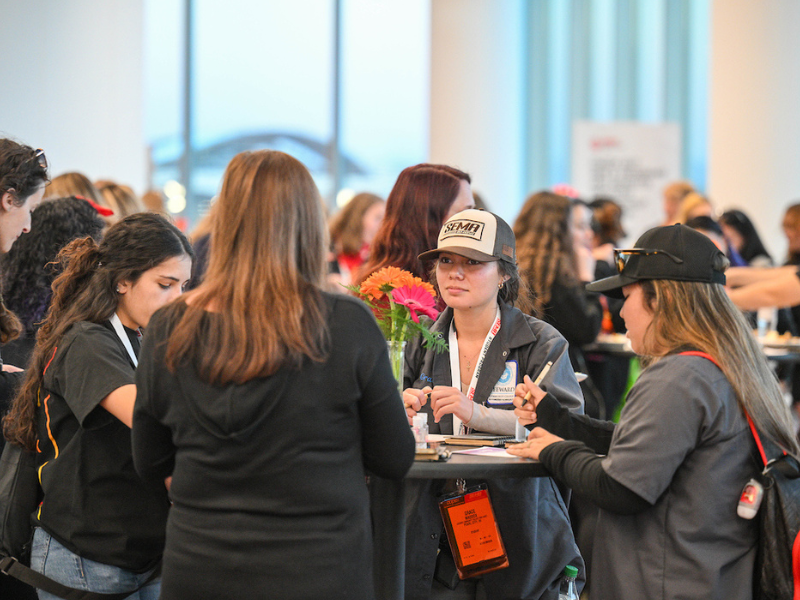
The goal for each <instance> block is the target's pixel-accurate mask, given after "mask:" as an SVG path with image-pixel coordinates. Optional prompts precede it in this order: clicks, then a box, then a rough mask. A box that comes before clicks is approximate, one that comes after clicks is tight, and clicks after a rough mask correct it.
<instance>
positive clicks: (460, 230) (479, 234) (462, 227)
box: [439, 219, 485, 241]
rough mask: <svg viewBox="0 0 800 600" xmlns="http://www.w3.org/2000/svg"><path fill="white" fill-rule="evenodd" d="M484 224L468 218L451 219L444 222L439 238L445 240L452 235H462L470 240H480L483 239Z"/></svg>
mask: <svg viewBox="0 0 800 600" xmlns="http://www.w3.org/2000/svg"><path fill="white" fill-rule="evenodd" d="M484 227H485V224H484V223H481V222H479V221H472V220H470V219H458V220H451V221H448V222H447V223H445V224H444V228H443V229H442V232H441V234H440V235H439V240H440V241H441V240H446V239H448V238H452V237H463V238H468V239H470V240H476V241H480V240H482V239H483V230H484Z"/></svg>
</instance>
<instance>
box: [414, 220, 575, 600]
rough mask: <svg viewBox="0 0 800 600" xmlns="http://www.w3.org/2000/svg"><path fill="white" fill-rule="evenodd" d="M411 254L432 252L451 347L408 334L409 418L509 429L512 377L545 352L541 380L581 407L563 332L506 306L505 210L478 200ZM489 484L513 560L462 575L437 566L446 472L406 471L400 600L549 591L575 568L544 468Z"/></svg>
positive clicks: (511, 243) (439, 326)
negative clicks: (414, 477) (478, 205)
mask: <svg viewBox="0 0 800 600" xmlns="http://www.w3.org/2000/svg"><path fill="white" fill-rule="evenodd" d="M420 259H421V260H429V259H436V264H435V267H434V270H433V271H432V273H431V283H433V284H434V286H435V287H436V288H437V289H438V291H439V293H440V294H441V297H442V299H443V300H444V302H445V303H446V304H447V308H446V309H445V310H444V311H443V312H442V314H441V315H440V316H439V318H438V319H437V320H436V322H435V323H434V324H433V326H432V331H433V332H434V334H435V335H438V336H441V337H444V338H445V339H446V340H447V342H448V345H449V353H436V352H435V351H433V350H428V349H425V348H424V347H423V346H422V342H421V340H417V341H416V342H412V343H411V346H410V348H408V350H407V352H406V368H405V380H404V388H406V389H405V391H404V393H403V400H404V402H405V404H406V405H407V406H408V409H407V412H408V415H409V418H410V417H412V416H413V415H414V414H416V412H417V411H422V412H426V413H428V414H429V415H431V416H430V417H429V425H430V431H431V432H432V433H444V434H453V433H459V432H460V431H459V430H461V431H464V430H469V431H476V432H483V433H494V434H506V435H514V431H515V425H516V417H515V415H514V412H513V408H514V406H513V404H512V401H513V398H514V391H515V386H516V384H518V383H520V382H522V377H523V375H530V376H533V377H535V376H537V375H538V374H539V373H540V372H542V370H543V369H544V368H545V366H546V365H547V364H548V363H552V366H551V368H550V370H549V371H548V373H547V375H546V376H545V378H544V380H543V382H542V386H543V387H545V388H547V389H548V390H549V391H550V393H551V394H552V397H553V398H554V399H556V400H555V402H556V403H560V404H559V405H560V406H563V407H565V408H564V409H565V410H571V411H578V412H582V409H583V402H582V398H581V392H580V387H579V386H578V382H577V381H576V379H575V375H574V373H573V371H572V365H571V364H570V360H569V355H568V353H567V342H566V340H565V339H564V338H563V337H562V336H561V334H559V333H558V332H557V331H556V330H555V329H554V328H553V327H552V326H550V325H548V324H546V323H545V322H543V321H540V320H539V319H535V318H533V317H530V316H527V315H525V314H523V313H522V312H521V311H520V310H519V309H518V308H515V307H514V303H515V302H516V301H517V299H518V296H520V294H519V291H520V285H521V283H520V277H519V272H518V270H517V265H516V254H515V240H514V234H513V232H512V230H511V227H509V225H508V224H507V223H506V222H505V221H503V220H502V219H501V218H499V217H498V216H496V215H494V214H492V213H490V212H485V211H481V210H474V209H469V210H465V211H462V212H460V213H457V214H456V215H454V216H453V217H451V218H450V219H449V220H448V221H447V222H445V224H444V226H443V227H442V229H441V232H440V233H439V238H438V245H437V248H436V249H435V250H431V251H428V252H425V253H423V254H422V255H420ZM524 296H525V295H524V294H522V297H524ZM428 393H429V394H430V401H428V395H427V394H428ZM461 424H463V427H464V429H462V427H461ZM473 483H474V482H467V486H468V487H469V485H471V484H473ZM487 484H488V487H489V493H490V496H491V499H492V502H493V505H494V510H495V515H496V518H497V523H498V526H499V528H500V532H501V535H502V537H503V542H504V544H505V548H506V551H507V553H508V559H509V562H510V566H509V567H507V568H505V569H501V570H498V571H495V572H492V573H488V574H485V575H484V576H483V577H482V579H480V580H476V579H469V580H465V581H461V582H459V581H458V579H457V578H454V579H449V580H448V579H447V577H446V573H447V572H448V569H447V566H448V564H447V563H448V562H449V566H450V569H449V572H451V573H454V572H455V570H454V567H453V563H452V557H451V555H450V550H449V546H448V544H447V541H446V539H444V536H443V529H444V528H443V526H442V520H441V517H440V515H439V508H438V503H437V499H438V497H439V496H440V495H441V494H442V493H443V492H445V491H446V490H448V489H451V488H452V482H450V483H449V487H448V482H444V481H418V482H415V483H413V484H412V482H410V481H409V482H408V483H407V490H408V496H407V502H406V509H407V513H408V515H407V516H408V518H407V523H408V528H407V532H406V540H407V542H406V580H405V589H406V600H410V599H427V598H454V597H458V598H476V597H478V598H481V597H486V598H498V599H499V598H520V599H523V598H524V599H529V598H531V599H533V598H553V599H555V598H556V597H557V596H558V583H559V578H560V576H561V574H562V573H563V570H564V567H565V566H566V565H568V564H571V565H574V566H576V567H578V568H579V569H580V578H581V580H583V578H584V574H583V560H582V559H581V557H580V554H579V552H578V549H577V547H576V545H575V540H574V538H573V535H572V530H571V528H570V524H569V518H568V516H567V508H566V506H565V503H564V500H563V498H562V495H561V494H560V493H559V490H558V488H557V487H556V485H555V483H554V482H553V480H552V479H550V478H541V479H503V480H494V481H491V480H490V481H488V482H487ZM440 542H441V543H440ZM437 550H441V552H440V553H439V556H438V560H437ZM581 585H582V583H581ZM450 586H457V587H456V589H452V588H451V587H450ZM448 588H450V589H448Z"/></svg>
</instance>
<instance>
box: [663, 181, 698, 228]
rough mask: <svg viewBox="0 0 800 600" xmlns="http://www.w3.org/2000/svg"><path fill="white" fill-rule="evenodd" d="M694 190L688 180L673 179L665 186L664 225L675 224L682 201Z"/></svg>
mask: <svg viewBox="0 0 800 600" xmlns="http://www.w3.org/2000/svg"><path fill="white" fill-rule="evenodd" d="M693 191H694V186H693V185H692V184H691V183H689V182H688V181H673V182H672V183H670V184H669V185H667V187H665V188H664V192H663V194H664V204H663V206H664V222H663V223H661V224H662V225H674V224H675V223H677V222H678V218H679V217H678V213H679V212H680V209H681V203H682V202H683V199H684V198H685V197H686V195H687V194H689V193H691V192H693Z"/></svg>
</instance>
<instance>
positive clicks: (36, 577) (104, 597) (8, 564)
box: [0, 556, 161, 600]
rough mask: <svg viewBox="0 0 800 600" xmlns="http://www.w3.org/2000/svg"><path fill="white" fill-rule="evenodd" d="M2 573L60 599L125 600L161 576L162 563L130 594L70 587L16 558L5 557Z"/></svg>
mask: <svg viewBox="0 0 800 600" xmlns="http://www.w3.org/2000/svg"><path fill="white" fill-rule="evenodd" d="M0 571H2V572H3V573H5V574H6V575H10V576H11V577H14V578H15V579H19V580H20V581H22V582H23V583H27V584H28V585H30V586H32V587H35V588H37V589H40V590H44V591H45V592H48V593H50V594H53V595H55V596H58V597H59V598H65V599H66V600H123V599H124V598H127V597H128V596H130V595H131V594H134V593H136V592H138V591H139V590H140V589H142V588H143V587H144V586H146V585H147V584H148V583H150V582H151V581H153V580H154V579H155V578H156V577H158V576H159V575H161V563H159V564H158V566H157V567H156V568H155V569H153V572H152V573H151V574H150V577H148V578H147V581H145V582H144V583H143V584H142V585H140V586H139V587H138V588H136V589H135V590H130V591H129V592H117V593H114V594H104V593H101V592H89V591H86V590H79V589H77V588H71V587H68V586H66V585H64V584H61V583H58V582H57V581H54V580H52V579H50V578H49V577H46V576H44V575H42V574H41V573H39V572H38V571H34V570H33V569H31V568H30V567H26V566H25V565H23V564H22V563H21V562H19V561H18V560H17V559H16V558H14V557H11V556H4V557H2V558H1V559H0Z"/></svg>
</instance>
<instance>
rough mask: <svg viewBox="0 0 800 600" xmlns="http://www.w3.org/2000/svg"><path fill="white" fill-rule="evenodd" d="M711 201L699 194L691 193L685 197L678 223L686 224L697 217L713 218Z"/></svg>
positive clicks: (679, 212)
mask: <svg viewBox="0 0 800 600" xmlns="http://www.w3.org/2000/svg"><path fill="white" fill-rule="evenodd" d="M713 216H714V207H713V206H712V205H711V201H710V200H709V199H708V198H706V197H705V196H703V195H702V194H701V193H699V192H689V193H688V194H686V197H684V199H683V202H682V203H681V207H680V210H679V211H678V221H677V222H678V223H686V221H690V220H692V219H694V218H695V217H713Z"/></svg>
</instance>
